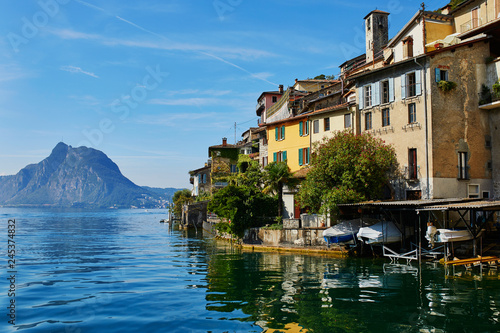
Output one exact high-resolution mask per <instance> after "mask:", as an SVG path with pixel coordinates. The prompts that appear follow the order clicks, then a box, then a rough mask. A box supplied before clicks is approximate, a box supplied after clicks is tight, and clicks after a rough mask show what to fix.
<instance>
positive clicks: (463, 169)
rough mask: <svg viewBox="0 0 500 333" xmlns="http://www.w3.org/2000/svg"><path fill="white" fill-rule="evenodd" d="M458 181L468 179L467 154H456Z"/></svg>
mask: <svg viewBox="0 0 500 333" xmlns="http://www.w3.org/2000/svg"><path fill="white" fill-rule="evenodd" d="M458 179H469V175H468V172H467V152H458ZM478 193H479V192H478Z"/></svg>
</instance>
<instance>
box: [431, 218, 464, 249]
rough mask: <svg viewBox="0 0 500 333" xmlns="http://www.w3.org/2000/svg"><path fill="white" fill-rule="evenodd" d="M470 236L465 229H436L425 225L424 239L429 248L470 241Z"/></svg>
mask: <svg viewBox="0 0 500 333" xmlns="http://www.w3.org/2000/svg"><path fill="white" fill-rule="evenodd" d="M472 238H473V237H472V234H471V233H470V232H469V230H467V229H437V228H436V227H435V226H433V225H432V224H431V223H430V224H428V225H427V232H426V233H425V239H427V240H428V241H429V244H430V246H431V247H434V244H435V243H450V242H461V241H466V240H471V239H472Z"/></svg>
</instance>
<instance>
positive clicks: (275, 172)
mask: <svg viewBox="0 0 500 333" xmlns="http://www.w3.org/2000/svg"><path fill="white" fill-rule="evenodd" d="M264 169H265V171H266V174H265V187H264V190H263V191H262V192H264V193H266V194H267V193H273V194H278V216H280V217H281V216H283V185H287V186H288V188H289V189H291V190H293V189H295V187H296V186H297V179H296V178H294V177H293V174H292V172H291V171H290V168H289V167H288V164H287V163H286V162H272V163H269V164H268V165H267V166H266V167H265V168H264Z"/></svg>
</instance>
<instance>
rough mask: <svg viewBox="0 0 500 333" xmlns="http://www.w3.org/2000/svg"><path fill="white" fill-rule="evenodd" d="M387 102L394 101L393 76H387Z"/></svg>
mask: <svg viewBox="0 0 500 333" xmlns="http://www.w3.org/2000/svg"><path fill="white" fill-rule="evenodd" d="M389 102H394V78H393V77H391V78H389Z"/></svg>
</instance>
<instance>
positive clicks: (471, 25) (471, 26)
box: [460, 18, 482, 33]
mask: <svg viewBox="0 0 500 333" xmlns="http://www.w3.org/2000/svg"><path fill="white" fill-rule="evenodd" d="M480 25H482V21H481V19H480V18H475V19H472V20H470V21H468V22H466V23H464V24H462V25H461V26H460V32H461V33H464V32H466V31H469V30H472V29H474V28H477V27H479V26H480Z"/></svg>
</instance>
